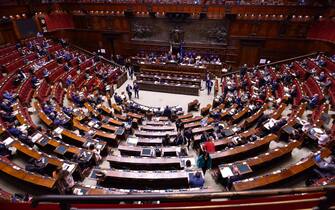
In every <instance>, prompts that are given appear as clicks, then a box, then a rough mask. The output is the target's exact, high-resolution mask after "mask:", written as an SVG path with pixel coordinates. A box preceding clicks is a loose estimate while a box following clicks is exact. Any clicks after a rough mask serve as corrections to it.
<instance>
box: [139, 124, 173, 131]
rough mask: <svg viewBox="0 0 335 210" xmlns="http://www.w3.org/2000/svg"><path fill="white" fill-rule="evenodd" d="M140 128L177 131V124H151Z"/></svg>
mask: <svg viewBox="0 0 335 210" xmlns="http://www.w3.org/2000/svg"><path fill="white" fill-rule="evenodd" d="M140 130H147V131H175V130H176V127H175V126H151V125H143V126H141V127H140Z"/></svg>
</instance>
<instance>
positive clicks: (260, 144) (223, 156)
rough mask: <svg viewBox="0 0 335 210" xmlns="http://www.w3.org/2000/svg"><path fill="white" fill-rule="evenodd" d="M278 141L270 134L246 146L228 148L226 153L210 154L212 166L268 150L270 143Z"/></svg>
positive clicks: (276, 137)
mask: <svg viewBox="0 0 335 210" xmlns="http://www.w3.org/2000/svg"><path fill="white" fill-rule="evenodd" d="M277 139H278V136H276V135H274V134H270V135H268V136H265V137H264V138H262V139H260V140H257V141H255V142H249V143H247V144H244V145H241V146H236V147H234V148H230V149H228V150H226V151H218V152H215V153H213V154H210V156H211V158H212V161H213V165H214V166H217V165H219V164H221V163H222V162H224V161H235V160H236V159H240V158H245V157H247V155H250V154H252V153H255V152H257V151H260V150H262V149H265V148H268V147H269V144H270V142H271V141H275V140H277Z"/></svg>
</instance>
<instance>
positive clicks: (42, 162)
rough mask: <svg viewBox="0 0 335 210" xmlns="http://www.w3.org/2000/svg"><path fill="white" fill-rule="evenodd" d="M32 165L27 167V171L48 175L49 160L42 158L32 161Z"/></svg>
mask: <svg viewBox="0 0 335 210" xmlns="http://www.w3.org/2000/svg"><path fill="white" fill-rule="evenodd" d="M30 162H32V163H31V164H28V165H26V170H27V171H30V172H36V173H39V174H41V175H44V174H45V173H46V170H45V169H46V167H47V165H48V159H46V158H44V157H42V158H40V159H36V160H32V161H30Z"/></svg>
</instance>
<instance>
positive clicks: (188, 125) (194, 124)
mask: <svg viewBox="0 0 335 210" xmlns="http://www.w3.org/2000/svg"><path fill="white" fill-rule="evenodd" d="M200 126H201V123H200V122H193V123H186V124H184V129H185V130H187V129H189V128H192V129H193V128H197V127H200Z"/></svg>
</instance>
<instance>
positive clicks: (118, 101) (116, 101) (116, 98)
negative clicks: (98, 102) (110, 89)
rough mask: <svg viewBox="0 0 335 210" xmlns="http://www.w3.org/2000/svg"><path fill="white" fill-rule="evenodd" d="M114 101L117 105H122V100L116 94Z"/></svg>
mask: <svg viewBox="0 0 335 210" xmlns="http://www.w3.org/2000/svg"><path fill="white" fill-rule="evenodd" d="M114 100H115V103H116V104H118V105H120V104H121V103H122V98H121V97H120V96H119V95H118V94H117V93H115V94H114Z"/></svg>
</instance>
